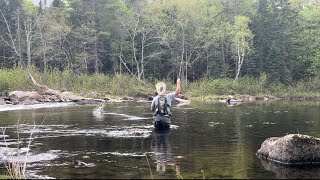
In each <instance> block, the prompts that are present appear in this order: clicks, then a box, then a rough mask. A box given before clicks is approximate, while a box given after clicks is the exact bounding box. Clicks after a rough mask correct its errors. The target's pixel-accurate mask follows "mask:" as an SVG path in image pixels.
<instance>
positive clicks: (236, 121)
mask: <svg viewBox="0 0 320 180" xmlns="http://www.w3.org/2000/svg"><path fill="white" fill-rule="evenodd" d="M5 108H6V109H5ZM5 108H4V107H0V120H1V121H0V126H1V127H2V130H4V128H5V133H4V134H1V140H0V160H1V162H4V161H6V160H8V159H9V156H8V154H10V152H14V151H15V149H17V147H18V144H19V148H20V150H21V151H26V150H27V149H26V148H27V147H28V140H29V139H28V137H29V135H30V133H31V132H33V135H32V137H33V138H34V139H33V141H32V142H31V144H30V151H29V153H28V158H27V175H28V177H29V178H48V179H50V178H68V179H69V178H72V179H77V178H79V179H80V178H81V179H83V178H86V179H87V178H100V179H101V178H103V179H129V178H134V179H141V178H145V179H150V178H154V179H158V178H164V179H169V178H170V179H176V178H184V179H190V178H197V179H199V178H206V179H211V178H241V179H243V178H245V179H247V178H249V179H257V178H264V179H265V178H267V179H270V178H310V177H313V178H315V177H318V178H319V177H320V168H311V167H310V168H305V167H284V166H278V165H276V164H270V163H269V162H266V161H263V160H260V159H259V158H258V157H257V156H256V155H255V153H256V152H257V150H258V149H259V148H260V146H261V143H262V142H263V141H264V140H265V139H266V138H268V137H272V136H284V135H286V134H291V133H300V134H306V135H311V136H315V137H320V103H319V102H309V101H268V102H267V101H264V102H250V103H242V104H239V105H235V106H227V105H226V104H224V103H217V102H193V103H192V104H191V105H189V106H180V107H178V106H174V109H173V116H172V118H171V120H172V128H171V130H170V131H169V132H163V133H156V132H154V130H153V127H152V119H151V116H152V113H151V112H150V104H149V103H136V102H129V103H111V104H106V105H105V107H104V108H103V111H100V110H99V109H98V108H97V106H93V105H90V106H81V105H70V104H68V105H65V106H62V107H55V106H54V105H53V106H51V105H50V106H48V107H41V106H36V107H33V108H28V109H24V107H22V108H21V107H18V108H15V107H12V106H11V107H5ZM17 122H19V126H17V125H16V123H17ZM35 125H36V126H35ZM17 129H18V130H19V141H18V136H17ZM4 139H5V140H4ZM17 142H19V143H17ZM5 145H8V148H5ZM22 157H24V156H23V155H22ZM0 166H1V167H2V168H1V171H2V172H4V171H5V168H4V165H3V163H0Z"/></svg>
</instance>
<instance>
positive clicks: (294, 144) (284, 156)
mask: <svg viewBox="0 0 320 180" xmlns="http://www.w3.org/2000/svg"><path fill="white" fill-rule="evenodd" d="M257 155H258V156H260V157H263V158H266V159H268V160H270V161H274V162H278V163H282V164H289V165H294V164H320V139H319V138H315V137H312V136H308V135H302V134H289V135H286V136H283V137H271V138H268V139H266V140H265V141H264V142H263V143H262V144H261V148H260V149H259V150H258V152H257Z"/></svg>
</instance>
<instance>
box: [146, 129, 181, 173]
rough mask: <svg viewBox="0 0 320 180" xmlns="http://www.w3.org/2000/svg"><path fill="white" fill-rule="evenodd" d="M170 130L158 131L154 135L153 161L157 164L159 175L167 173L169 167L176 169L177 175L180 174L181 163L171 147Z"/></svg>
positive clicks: (152, 146) (152, 144) (152, 143)
mask: <svg viewBox="0 0 320 180" xmlns="http://www.w3.org/2000/svg"><path fill="white" fill-rule="evenodd" d="M170 133H171V132H170V130H169V131H158V132H154V133H153V139H152V142H151V150H152V151H153V152H154V156H153V160H154V161H155V163H156V171H157V172H158V173H161V174H163V173H165V172H166V169H167V166H172V167H174V168H175V171H176V173H177V174H180V163H179V159H177V158H176V157H175V156H174V155H173V153H172V149H171V145H170Z"/></svg>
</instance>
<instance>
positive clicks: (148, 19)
mask: <svg viewBox="0 0 320 180" xmlns="http://www.w3.org/2000/svg"><path fill="white" fill-rule="evenodd" d="M319 7H320V1H319V0H268V1H267V0H64V1H62V0H54V1H53V3H52V4H51V5H50V6H48V5H45V4H44V2H43V1H41V2H40V3H39V5H38V6H35V5H34V4H32V3H31V1H30V0H0V10H1V16H0V31H1V33H0V38H1V41H0V66H1V67H2V68H9V69H11V68H17V67H21V66H22V67H23V68H25V69H27V70H28V69H30V67H31V66H35V67H36V68H37V69H39V70H40V71H42V72H43V73H44V74H46V72H47V71H52V70H54V71H56V70H59V71H63V70H66V69H67V70H68V71H71V72H72V73H74V74H75V75H77V74H78V75H80V74H87V75H88V74H100V73H103V74H109V75H115V74H127V75H130V76H132V77H136V78H137V79H139V80H141V81H146V80H147V81H153V80H155V79H170V80H175V79H176V78H177V77H180V78H182V79H183V80H184V82H187V81H189V82H190V81H196V80H198V79H200V78H209V79H217V78H231V79H235V80H236V79H237V78H238V77H241V76H246V77H247V76H249V77H253V78H261V77H266V78H267V81H268V82H279V83H282V84H285V85H288V84H292V83H293V82H295V81H301V80H306V79H310V78H313V77H316V78H319V77H320V26H319V24H320V18H319V17H320V8H319ZM173 82H174V81H173Z"/></svg>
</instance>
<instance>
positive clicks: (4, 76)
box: [0, 67, 32, 93]
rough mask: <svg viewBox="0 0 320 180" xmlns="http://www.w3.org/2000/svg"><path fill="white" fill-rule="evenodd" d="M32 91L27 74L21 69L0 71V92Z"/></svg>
mask: <svg viewBox="0 0 320 180" xmlns="http://www.w3.org/2000/svg"><path fill="white" fill-rule="evenodd" d="M28 89H32V85H31V83H30V80H29V79H28V77H27V73H26V71H25V70H23V69H22V68H21V67H19V68H16V69H0V92H4V93H8V92H10V91H14V90H28Z"/></svg>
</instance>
